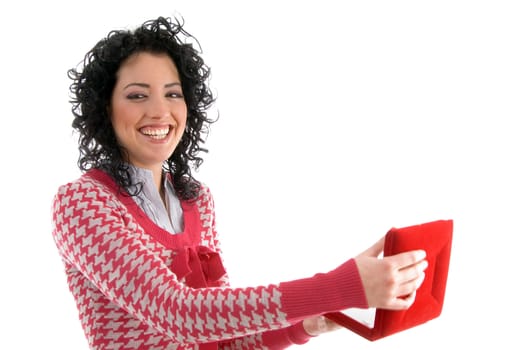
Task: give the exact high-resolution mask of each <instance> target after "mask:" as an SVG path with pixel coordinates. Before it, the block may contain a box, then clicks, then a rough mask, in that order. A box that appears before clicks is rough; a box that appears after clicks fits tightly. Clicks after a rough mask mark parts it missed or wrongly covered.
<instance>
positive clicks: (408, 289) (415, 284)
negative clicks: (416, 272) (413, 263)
mask: <svg viewBox="0 0 526 350" xmlns="http://www.w3.org/2000/svg"><path fill="white" fill-rule="evenodd" d="M424 279H425V274H424V273H422V274H421V275H420V276H419V277H418V278H416V279H414V280H411V281H409V282H407V283H404V284H401V285H400V286H399V287H398V290H397V292H396V295H397V297H399V298H405V297H406V296H408V295H410V294H412V293H413V292H415V291H416V290H418V288H420V286H421V285H422V283H423V282H424Z"/></svg>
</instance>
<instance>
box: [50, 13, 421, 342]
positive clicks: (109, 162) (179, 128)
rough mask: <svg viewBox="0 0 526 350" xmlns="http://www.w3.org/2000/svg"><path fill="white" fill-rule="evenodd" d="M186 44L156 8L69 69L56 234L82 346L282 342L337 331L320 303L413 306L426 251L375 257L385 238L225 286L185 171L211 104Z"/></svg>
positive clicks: (202, 196) (201, 206)
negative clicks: (314, 270) (305, 271)
mask: <svg viewBox="0 0 526 350" xmlns="http://www.w3.org/2000/svg"><path fill="white" fill-rule="evenodd" d="M192 43H193V44H192ZM194 45H198V43H197V41H196V40H195V39H194V38H193V37H192V36H191V35H190V34H189V33H187V32H186V31H185V30H184V29H183V24H182V22H181V21H178V20H177V19H175V20H172V19H170V18H163V17H160V18H158V19H156V20H151V21H147V22H145V23H143V24H142V25H141V26H140V27H138V28H136V29H135V30H133V31H126V30H122V31H111V32H110V33H109V34H108V36H107V37H105V38H103V39H102V40H101V41H99V42H98V43H97V44H96V45H95V46H94V47H93V49H92V50H90V51H89V52H88V53H87V54H86V56H85V59H84V62H83V66H82V67H81V68H74V69H71V70H70V71H69V76H70V78H71V79H72V81H73V82H72V84H71V92H72V112H73V115H74V120H73V128H74V129H75V130H76V131H77V132H78V133H79V151H80V156H79V162H78V165H79V168H80V169H81V170H82V172H83V175H82V176H81V177H80V178H79V179H77V180H75V181H73V182H71V183H68V184H65V185H63V186H61V187H60V188H59V190H58V192H57V194H56V197H55V200H54V205H53V220H54V230H53V237H54V240H55V242H56V245H57V248H58V251H59V254H60V256H61V257H62V259H63V262H64V265H65V269H66V274H67V280H68V285H69V288H70V291H71V293H72V294H73V296H74V298H75V300H76V303H77V306H78V311H79V318H80V321H81V324H82V327H83V330H84V332H85V334H86V337H87V341H88V343H89V346H90V348H92V349H196V348H199V349H284V348H286V347H289V346H291V345H293V344H304V343H306V342H307V341H308V340H309V339H310V338H311V337H313V336H317V335H320V334H322V333H325V332H328V331H332V330H334V329H337V328H339V327H338V326H337V325H335V324H334V323H332V322H330V321H328V320H327V319H325V318H324V317H323V314H325V313H327V312H333V311H338V310H343V309H347V308H351V307H357V308H367V307H376V308H388V309H405V308H408V307H409V306H410V305H411V304H412V303H413V301H414V298H415V293H416V290H417V289H418V287H419V286H420V284H421V283H422V280H423V278H424V270H425V268H426V266H427V262H426V260H425V253H424V252H423V251H411V252H406V253H402V254H399V255H395V256H391V257H387V258H384V259H378V255H379V254H380V253H381V252H382V249H383V238H382V239H381V240H379V241H378V242H376V243H375V244H374V245H373V246H372V247H371V248H369V249H367V250H366V251H365V252H364V253H362V254H360V255H359V256H357V257H355V258H352V259H349V260H348V261H346V262H344V263H343V264H341V265H340V266H338V267H337V268H335V269H334V270H332V271H329V272H326V273H320V274H316V275H315V276H312V277H310V278H303V279H297V280H293V281H286V282H282V283H279V284H270V285H261V286H253V287H244V288H234V287H230V286H229V283H228V277H227V274H226V271H225V269H224V267H223V263H222V258H221V250H220V246H219V242H218V239H217V234H216V228H215V218H214V204H213V199H212V195H211V192H210V190H209V188H207V187H206V185H205V184H203V183H200V182H199V181H197V180H196V179H195V178H194V177H193V175H192V172H191V168H192V166H194V167H198V166H199V165H200V164H201V162H202V159H201V158H200V157H199V153H200V152H202V151H206V150H205V149H204V148H203V147H202V143H203V134H204V133H206V131H207V130H208V129H207V128H208V126H209V125H210V124H211V123H213V120H212V119H210V118H208V115H207V111H208V109H209V107H210V106H211V105H212V104H213V102H214V96H213V94H212V93H211V92H210V90H209V88H208V85H207V82H208V76H209V68H208V66H206V65H205V63H204V62H203V60H202V58H201V57H200V55H199V51H198V50H197V49H196V48H195V47H194Z"/></svg>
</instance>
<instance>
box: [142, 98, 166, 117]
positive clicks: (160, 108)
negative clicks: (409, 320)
mask: <svg viewBox="0 0 526 350" xmlns="http://www.w3.org/2000/svg"><path fill="white" fill-rule="evenodd" d="M146 114H147V116H148V117H150V118H154V119H162V118H165V117H168V116H170V105H169V102H168V101H167V100H166V98H164V96H157V95H151V96H150V99H149V101H148V107H147V111H146Z"/></svg>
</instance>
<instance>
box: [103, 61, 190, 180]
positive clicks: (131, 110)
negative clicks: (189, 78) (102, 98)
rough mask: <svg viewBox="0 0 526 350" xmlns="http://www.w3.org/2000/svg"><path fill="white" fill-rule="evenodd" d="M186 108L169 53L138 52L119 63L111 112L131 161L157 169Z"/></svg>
mask: <svg viewBox="0 0 526 350" xmlns="http://www.w3.org/2000/svg"><path fill="white" fill-rule="evenodd" d="M186 112H187V109H186V103H185V101H184V98H183V89H182V87H181V80H180V79H179V72H178V71H177V67H176V66H175V64H174V63H173V61H172V60H171V59H170V57H169V56H167V55H165V54H152V53H146V52H141V53H138V54H135V55H132V56H130V57H129V58H128V59H127V60H125V61H124V62H123V63H122V65H121V67H120V68H119V70H118V71H117V82H116V84H115V88H114V89H113V94H112V97H111V106H110V116H111V122H112V125H113V129H114V130H115V134H116V136H117V141H118V143H119V144H120V145H121V146H122V147H124V148H125V149H126V151H127V153H128V157H129V162H130V163H131V164H133V165H135V166H137V167H140V168H146V169H150V170H153V171H159V170H160V169H161V167H162V163H163V162H164V161H165V160H166V159H168V157H169V156H170V155H171V154H172V153H173V152H174V150H175V147H176V146H177V144H178V143H179V141H180V140H181V137H182V135H183V132H184V129H185V125H186Z"/></svg>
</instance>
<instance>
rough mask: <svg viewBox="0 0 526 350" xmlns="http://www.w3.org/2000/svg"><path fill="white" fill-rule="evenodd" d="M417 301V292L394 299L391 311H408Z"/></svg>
mask: <svg viewBox="0 0 526 350" xmlns="http://www.w3.org/2000/svg"><path fill="white" fill-rule="evenodd" d="M415 299H416V291H413V292H411V293H409V294H406V295H405V296H404V297H400V298H394V299H393V300H392V302H391V304H390V306H389V308H390V309H391V310H405V309H408V308H409V307H410V306H411V305H413V303H414V302H415Z"/></svg>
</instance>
